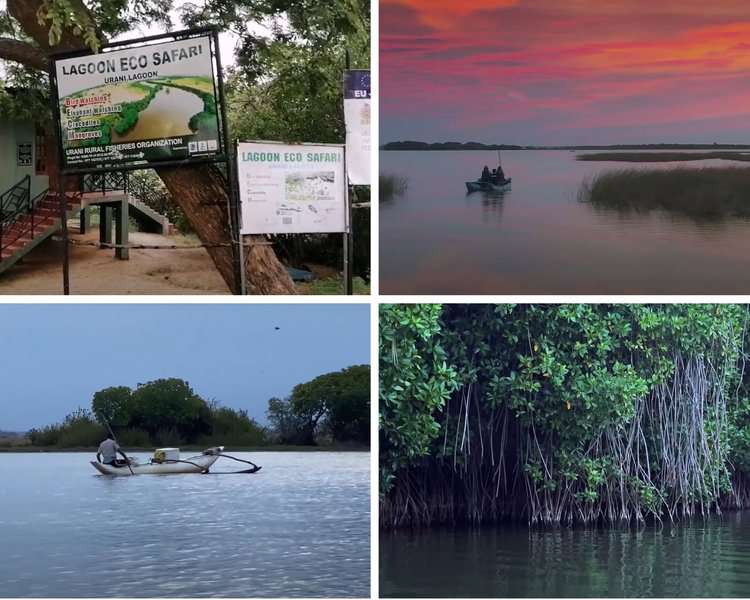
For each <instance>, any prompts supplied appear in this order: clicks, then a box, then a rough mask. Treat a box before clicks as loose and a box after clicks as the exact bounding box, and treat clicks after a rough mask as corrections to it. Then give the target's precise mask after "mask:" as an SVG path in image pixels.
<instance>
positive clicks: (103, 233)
mask: <svg viewBox="0 0 750 600" xmlns="http://www.w3.org/2000/svg"><path fill="white" fill-rule="evenodd" d="M99 242H100V243H102V244H111V243H112V207H111V206H107V205H106V204H100V205H99Z"/></svg>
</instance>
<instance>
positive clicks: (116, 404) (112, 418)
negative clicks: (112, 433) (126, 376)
mask: <svg viewBox="0 0 750 600" xmlns="http://www.w3.org/2000/svg"><path fill="white" fill-rule="evenodd" d="M132 410H133V396H132V392H131V390H130V388H129V387H126V386H119V387H109V388H105V389H103V390H99V391H98V392H96V393H95V394H94V398H93V400H92V401H91V411H92V412H93V413H94V416H95V417H96V420H97V421H99V422H100V423H103V424H105V425H106V424H107V423H109V425H110V427H127V426H128V424H129V423H130V421H131V419H132V417H133V415H132Z"/></svg>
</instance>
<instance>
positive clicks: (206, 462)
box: [91, 446, 224, 476]
mask: <svg viewBox="0 0 750 600" xmlns="http://www.w3.org/2000/svg"><path fill="white" fill-rule="evenodd" d="M223 451H224V446H217V447H216V448H208V449H207V450H204V451H203V452H202V453H201V454H199V455H197V456H191V457H189V458H185V459H180V451H179V449H178V448H160V449H158V450H157V451H156V452H154V456H153V457H152V458H151V459H149V461H148V462H147V463H145V464H139V463H138V461H137V460H135V459H132V458H131V459H130V467H129V468H128V465H127V464H123V465H122V466H117V467H114V466H112V465H105V464H102V463H100V462H96V461H93V460H92V461H91V465H92V466H93V467H94V468H95V469H96V470H97V471H99V472H100V473H101V474H102V475H115V476H128V475H176V474H180V473H206V472H208V469H209V468H210V467H211V466H212V465H213V464H214V463H215V462H216V461H217V460H219V458H221V456H222V452H223ZM123 462H124V461H123Z"/></svg>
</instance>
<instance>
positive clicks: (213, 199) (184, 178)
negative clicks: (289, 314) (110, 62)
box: [0, 0, 296, 294]
mask: <svg viewBox="0 0 750 600" xmlns="http://www.w3.org/2000/svg"><path fill="white" fill-rule="evenodd" d="M70 3H71V5H72V7H73V8H75V9H78V10H87V9H86V7H85V5H84V4H83V2H82V0H70ZM41 5H42V0H8V4H7V6H8V12H9V13H10V14H11V16H13V18H15V19H16V20H17V21H18V22H19V23H20V25H21V27H22V28H23V30H24V32H25V33H26V34H27V35H28V36H29V37H31V38H32V39H33V40H34V41H35V42H36V43H37V44H38V45H39V48H41V50H42V51H43V52H44V53H45V54H49V53H51V52H52V51H56V52H62V51H67V50H79V49H82V48H84V43H83V40H82V39H81V38H80V37H78V36H74V35H73V33H72V32H70V31H65V32H63V35H62V38H61V40H60V43H59V44H58V45H57V46H55V47H54V48H50V46H49V41H48V32H49V27H48V25H47V24H45V25H40V24H39V22H38V21H37V17H36V13H37V10H38V9H39V7H40V6H41ZM20 44H23V43H22V42H21V43H20ZM8 48H9V49H8V50H7V52H3V46H2V44H0V58H5V59H8V60H16V61H19V62H22V63H23V64H26V66H29V67H31V68H39V65H38V60H36V59H37V56H36V53H38V51H37V49H35V48H33V46H29V50H30V52H29V55H28V60H27V61H21V60H20V59H19V58H18V57H19V55H23V52H20V53H19V46H18V44H13V45H10V44H8ZM32 49H33V50H34V53H35V54H32V53H31V50H32ZM21 50H22V48H21ZM48 143H50V144H55V145H56V144H57V139H56V132H54V133H53V134H52V135H50V136H49V142H48ZM48 167H49V168H50V169H51V172H52V173H53V177H52V178H51V179H50V186H52V183H53V180H55V179H57V177H56V173H55V171H56V168H57V166H56V165H48ZM157 173H158V174H159V176H160V177H161V178H162V180H163V181H164V183H165V185H166V186H167V188H168V189H169V191H170V192H171V194H172V197H173V198H174V199H175V201H176V202H177V204H179V205H180V207H181V208H182V210H183V211H184V213H185V216H186V218H187V220H188V222H189V223H190V226H191V227H192V228H193V229H194V230H195V232H196V233H197V234H198V237H199V238H200V240H201V242H202V243H203V244H206V245H207V246H209V247H208V253H209V255H210V256H211V258H212V259H213V261H214V264H215V265H216V268H217V269H218V270H219V273H221V276H222V277H223V278H224V281H225V282H226V284H227V286H228V287H229V289H232V290H233V289H234V287H235V285H234V284H235V281H234V279H235V278H234V269H233V268H232V246H231V240H232V236H231V232H230V228H229V214H228V210H229V208H228V194H227V190H226V184H225V182H224V180H223V177H222V175H221V173H220V172H219V171H218V169H216V167H214V166H209V165H199V166H185V167H171V168H161V169H157ZM248 242H250V243H256V244H258V245H256V246H252V247H250V248H247V249H246V252H245V273H246V278H247V282H248V288H249V290H250V291H251V292H252V293H255V294H294V293H296V291H295V287H294V283H293V282H292V280H291V278H290V277H289V274H288V273H287V271H286V269H285V268H284V265H282V264H281V262H280V261H279V259H278V257H277V256H276V253H275V252H274V251H273V248H272V247H271V246H270V245H268V244H267V242H266V240H265V238H264V237H263V236H247V238H246V243H248ZM216 244H220V246H215V245H216ZM212 246H213V247H212Z"/></svg>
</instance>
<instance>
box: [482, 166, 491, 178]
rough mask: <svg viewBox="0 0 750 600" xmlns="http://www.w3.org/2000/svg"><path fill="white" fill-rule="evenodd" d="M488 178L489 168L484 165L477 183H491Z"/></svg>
mask: <svg viewBox="0 0 750 600" xmlns="http://www.w3.org/2000/svg"><path fill="white" fill-rule="evenodd" d="M490 178H491V176H490V168H489V167H488V166H487V165H484V169H482V176H481V177H480V178H479V181H491V179H490Z"/></svg>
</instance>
